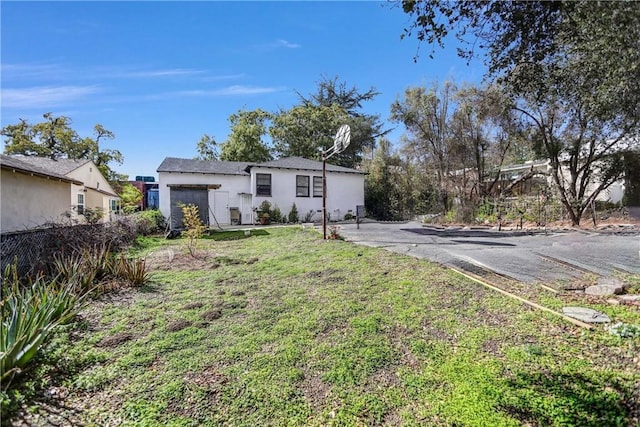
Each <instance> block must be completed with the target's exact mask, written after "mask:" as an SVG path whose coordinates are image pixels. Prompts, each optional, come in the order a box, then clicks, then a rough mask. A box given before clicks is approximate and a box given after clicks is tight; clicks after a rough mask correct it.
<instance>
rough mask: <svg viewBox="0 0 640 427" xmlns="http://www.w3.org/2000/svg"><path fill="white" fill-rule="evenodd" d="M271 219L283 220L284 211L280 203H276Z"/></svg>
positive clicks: (273, 220)
mask: <svg viewBox="0 0 640 427" xmlns="http://www.w3.org/2000/svg"><path fill="white" fill-rule="evenodd" d="M270 215H271V221H272V222H282V212H281V211H280V208H279V207H278V205H275V206H274V208H273V210H272V211H271V212H270Z"/></svg>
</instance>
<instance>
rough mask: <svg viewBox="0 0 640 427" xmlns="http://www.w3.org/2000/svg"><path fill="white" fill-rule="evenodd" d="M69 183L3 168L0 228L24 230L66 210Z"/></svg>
mask: <svg viewBox="0 0 640 427" xmlns="http://www.w3.org/2000/svg"><path fill="white" fill-rule="evenodd" d="M70 186H71V184H70V183H68V182H60V181H56V180H52V179H46V178H40V177H37V176H31V175H25V174H21V173H17V172H11V171H6V170H3V171H1V172H0V192H1V193H2V202H1V203H2V204H1V206H0V211H1V217H0V231H2V232H9V231H17V230H26V229H29V228H34V227H37V226H40V225H43V224H45V223H47V222H51V221H59V220H60V215H61V214H63V213H64V212H67V211H69V210H70V208H71V206H70V204H69V191H70V189H69V188H70Z"/></svg>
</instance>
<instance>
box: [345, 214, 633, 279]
mask: <svg viewBox="0 0 640 427" xmlns="http://www.w3.org/2000/svg"><path fill="white" fill-rule="evenodd" d="M340 234H341V235H342V236H343V237H344V238H346V239H347V240H349V241H352V242H354V243H358V244H362V245H368V246H375V247H382V248H385V249H388V250H390V251H394V252H398V253H402V254H407V255H411V256H415V257H419V258H427V259H430V260H432V261H435V262H438V263H441V264H445V265H450V266H454V267H460V266H462V265H468V264H469V263H470V264H474V265H479V266H483V267H486V268H489V269H490V270H493V271H495V272H498V273H500V274H503V275H506V276H510V277H512V278H514V279H516V280H519V281H522V282H526V283H533V282H552V281H556V280H571V279H573V278H577V277H580V276H582V275H584V274H585V273H587V272H591V273H595V274H597V275H599V276H610V275H612V274H614V272H615V271H621V272H625V273H630V274H640V233H611V232H610V233H596V232H587V231H573V230H570V231H569V230H568V231H555V232H552V231H548V232H544V231H531V232H528V231H526V230H525V231H497V230H491V229H463V228H460V227H458V228H455V227H450V228H442V227H431V226H424V225H423V224H421V223H419V222H409V223H401V224H399V223H394V224H381V223H364V224H360V228H359V229H357V228H356V225H355V224H341V225H340Z"/></svg>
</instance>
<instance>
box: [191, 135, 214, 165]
mask: <svg viewBox="0 0 640 427" xmlns="http://www.w3.org/2000/svg"><path fill="white" fill-rule="evenodd" d="M196 149H197V150H198V159H200V160H218V143H217V142H216V140H215V139H214V138H213V137H212V136H210V135H207V134H206V133H205V134H204V135H202V138H200V141H198V143H197V145H196Z"/></svg>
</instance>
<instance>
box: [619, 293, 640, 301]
mask: <svg viewBox="0 0 640 427" xmlns="http://www.w3.org/2000/svg"><path fill="white" fill-rule="evenodd" d="M620 299H621V300H622V301H624V302H634V301H638V302H640V295H621V296H620Z"/></svg>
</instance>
